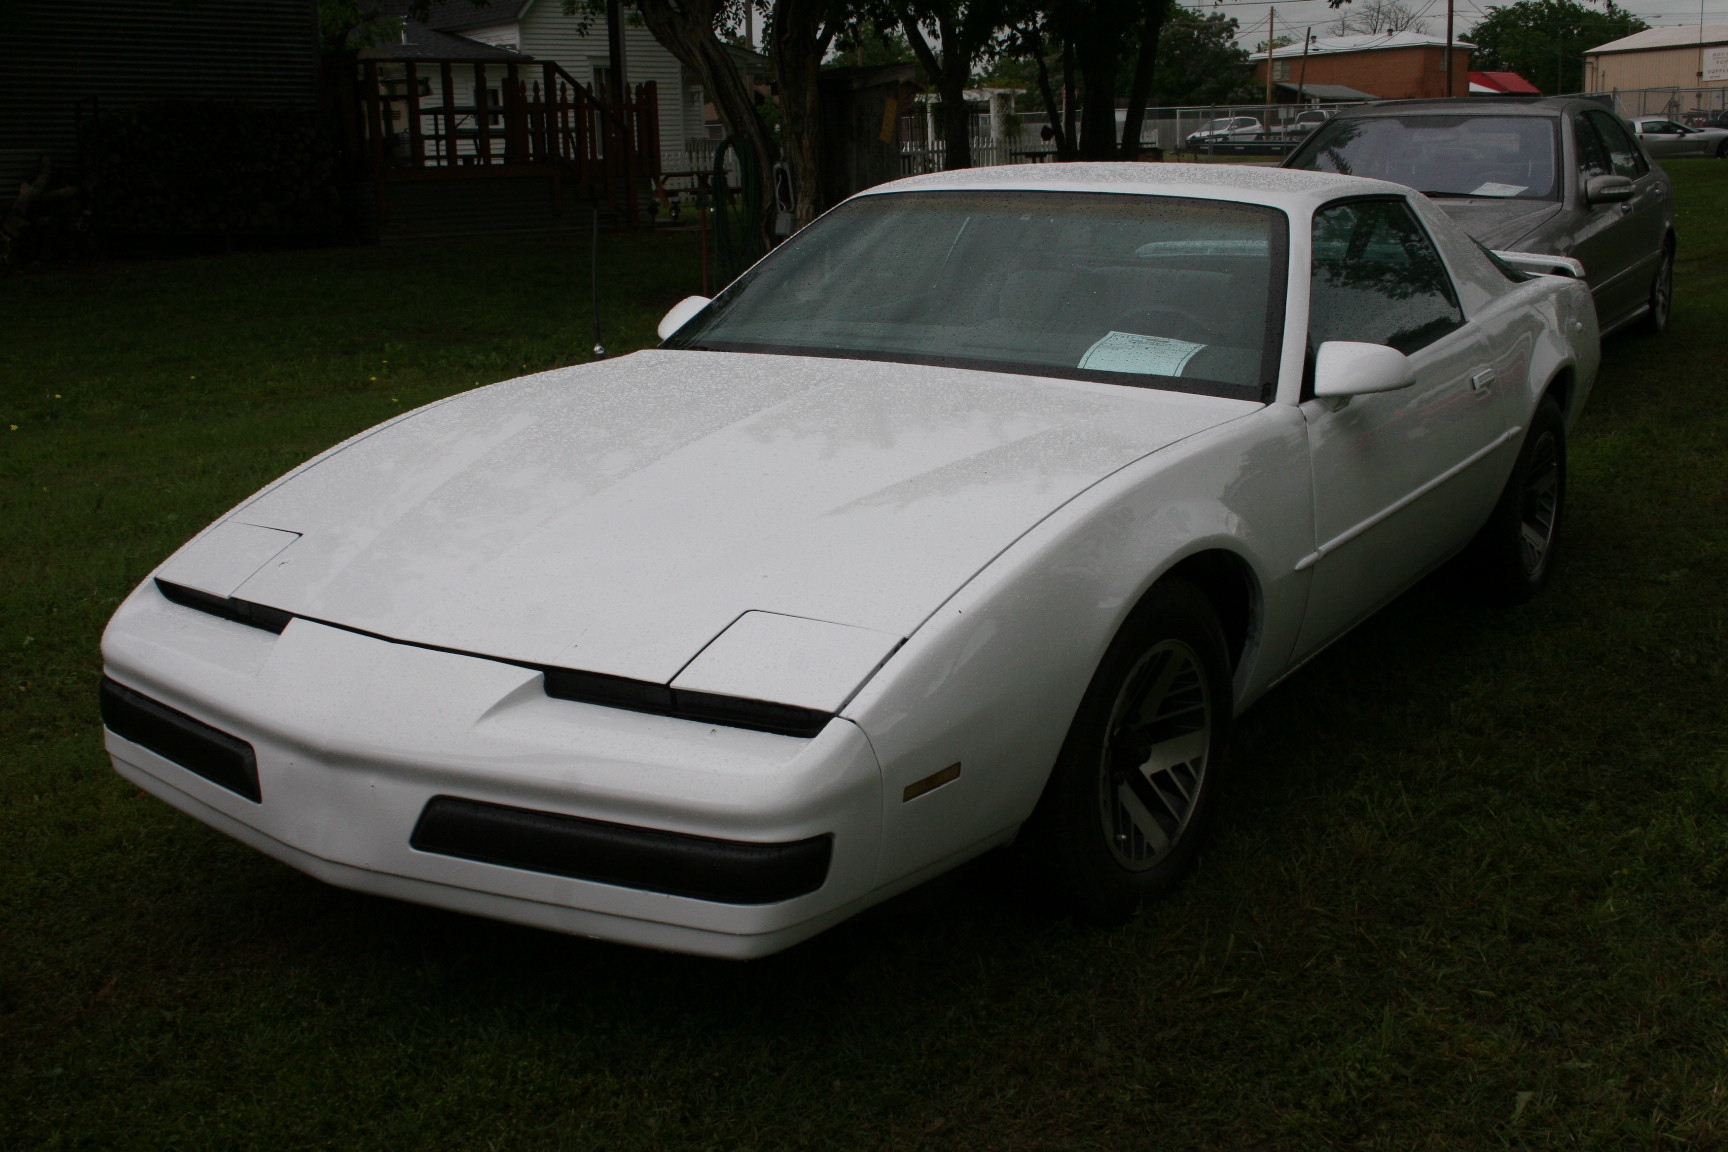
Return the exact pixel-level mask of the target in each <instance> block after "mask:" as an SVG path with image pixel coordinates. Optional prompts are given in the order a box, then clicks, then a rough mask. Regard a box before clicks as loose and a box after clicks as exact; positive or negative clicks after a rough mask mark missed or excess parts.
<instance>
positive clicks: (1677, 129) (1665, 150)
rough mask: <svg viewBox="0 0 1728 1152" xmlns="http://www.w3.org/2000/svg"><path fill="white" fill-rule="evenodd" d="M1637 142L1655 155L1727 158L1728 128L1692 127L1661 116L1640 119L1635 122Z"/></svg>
mask: <svg viewBox="0 0 1728 1152" xmlns="http://www.w3.org/2000/svg"><path fill="white" fill-rule="evenodd" d="M1632 129H1633V131H1634V132H1636V133H1637V134H1638V143H1640V144H1642V145H1644V151H1646V152H1648V153H1650V155H1652V156H1656V157H1660V158H1661V159H1664V160H1665V159H1667V158H1668V157H1670V156H1716V157H1722V158H1728V128H1709V127H1705V128H1689V127H1687V126H1686V125H1684V124H1682V123H1680V122H1679V121H1678V120H1669V119H1667V118H1666V117H1662V116H1639V117H1637V118H1636V119H1634V120H1633V121H1632Z"/></svg>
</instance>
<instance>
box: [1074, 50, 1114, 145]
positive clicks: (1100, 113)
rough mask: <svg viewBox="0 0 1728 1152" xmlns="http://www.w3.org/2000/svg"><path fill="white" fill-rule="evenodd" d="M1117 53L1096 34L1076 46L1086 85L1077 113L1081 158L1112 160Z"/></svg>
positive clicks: (1076, 55)
mask: <svg viewBox="0 0 1728 1152" xmlns="http://www.w3.org/2000/svg"><path fill="white" fill-rule="evenodd" d="M1119 51H1120V49H1119V46H1118V45H1116V44H1115V43H1111V42H1109V41H1107V40H1106V39H1105V38H1104V37H1102V36H1098V35H1096V34H1094V35H1092V36H1087V37H1086V38H1085V39H1084V40H1082V41H1081V43H1080V44H1079V45H1078V46H1077V48H1076V51H1075V63H1076V64H1077V65H1078V66H1079V69H1080V78H1081V80H1082V81H1083V82H1084V83H1085V85H1086V100H1085V103H1084V105H1082V107H1081V111H1080V158H1081V159H1082V160H1114V159H1116V156H1117V144H1116V63H1117V58H1118V53H1119Z"/></svg>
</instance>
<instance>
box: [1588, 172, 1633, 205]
mask: <svg viewBox="0 0 1728 1152" xmlns="http://www.w3.org/2000/svg"><path fill="white" fill-rule="evenodd" d="M1636 191H1637V189H1635V188H1633V187H1632V181H1631V180H1629V179H1627V178H1626V177H1625V176H1592V177H1590V179H1589V180H1586V181H1585V182H1584V203H1586V204H1588V205H1590V206H1591V207H1595V206H1596V205H1598V204H1624V203H1625V202H1626V201H1628V200H1630V199H1632V194H1633V193H1634V192H1636Z"/></svg>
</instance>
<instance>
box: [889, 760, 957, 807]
mask: <svg viewBox="0 0 1728 1152" xmlns="http://www.w3.org/2000/svg"><path fill="white" fill-rule="evenodd" d="M958 779H960V762H959V761H958V760H956V761H955V762H954V763H952V764H950V765H948V767H946V768H944V769H942V771H940V772H932V773H931V774H930V775H928V776H926V777H924V779H922V780H914V781H912V783H910V784H908V785H906V791H904V792H902V793H901V794H900V802H901V803H902V804H904V803H905V802H906V801H908V800H916V799H918V797H920V796H922V795H924V793H926V792H933V791H935V790H936V789H937V788H940V787H942V785H944V784H950V783H953V782H954V781H955V780H958Z"/></svg>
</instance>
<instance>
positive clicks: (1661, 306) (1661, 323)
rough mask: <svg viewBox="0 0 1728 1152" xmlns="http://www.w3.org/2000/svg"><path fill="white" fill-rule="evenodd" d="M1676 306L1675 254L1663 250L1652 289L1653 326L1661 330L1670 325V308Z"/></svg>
mask: <svg viewBox="0 0 1728 1152" xmlns="http://www.w3.org/2000/svg"><path fill="white" fill-rule="evenodd" d="M1673 306H1674V254H1673V253H1672V252H1669V251H1667V250H1666V249H1664V250H1663V252H1662V263H1661V264H1660V265H1659V266H1658V267H1657V269H1656V283H1655V284H1654V285H1652V286H1651V289H1650V321H1651V326H1652V327H1653V328H1654V329H1655V330H1656V331H1657V332H1661V331H1662V330H1663V329H1665V328H1667V327H1668V310H1669V309H1670V308H1672V307H1673Z"/></svg>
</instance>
